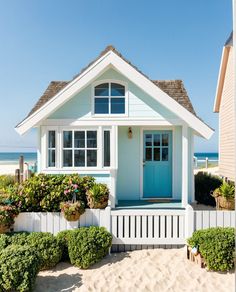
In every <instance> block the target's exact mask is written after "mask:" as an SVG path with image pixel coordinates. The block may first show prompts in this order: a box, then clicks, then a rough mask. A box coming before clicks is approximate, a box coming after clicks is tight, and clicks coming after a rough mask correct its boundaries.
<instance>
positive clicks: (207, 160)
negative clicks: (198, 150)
mask: <svg viewBox="0 0 236 292" xmlns="http://www.w3.org/2000/svg"><path fill="white" fill-rule="evenodd" d="M208 163H209V159H208V157H206V163H205V164H206V165H205V167H206V169H208Z"/></svg>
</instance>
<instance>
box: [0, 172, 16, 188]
mask: <svg viewBox="0 0 236 292" xmlns="http://www.w3.org/2000/svg"><path fill="white" fill-rule="evenodd" d="M14 184H15V178H14V175H0V190H2V189H5V188H7V187H8V186H12V185H14Z"/></svg>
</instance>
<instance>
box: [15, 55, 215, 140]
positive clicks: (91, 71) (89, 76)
mask: <svg viewBox="0 0 236 292" xmlns="http://www.w3.org/2000/svg"><path fill="white" fill-rule="evenodd" d="M111 65H113V66H114V67H115V68H116V70H118V71H119V72H120V73H121V74H123V75H124V76H126V77H127V78H128V79H129V80H130V81H131V82H133V83H134V84H136V85H137V86H138V87H140V88H141V89H142V90H144V91H145V92H146V93H147V94H149V95H150V96H152V97H153V98H154V99H155V100H157V101H158V102H160V103H161V104H162V105H163V106H164V107H166V108H168V109H169V110H170V111H172V112H174V113H175V114H176V115H177V116H179V117H180V118H181V119H183V120H184V121H185V122H186V123H187V124H188V125H189V126H190V127H191V128H193V129H194V130H195V131H197V132H198V133H199V134H200V135H201V136H203V137H204V138H207V139H209V138H210V137H211V136H212V134H213V132H214V131H213V130H212V129H211V128H209V127H208V126H207V125H206V124H204V123H203V122H202V121H201V120H200V119H198V118H197V117H196V116H195V115H193V114H192V113H190V112H189V111H188V110H187V109H186V108H184V107H183V106H181V105H180V104H179V103H178V102H177V101H175V100H174V99H173V98H171V97H170V96H169V95H168V94H166V93H165V92H164V91H162V90H161V89H160V88H159V87H158V86H156V85H155V84H154V83H153V82H152V81H150V80H149V79H148V78H147V77H145V76H144V75H142V74H141V73H140V72H138V71H137V70H136V69H135V68H134V67H132V66H131V65H130V64H128V63H127V62H126V61H124V60H123V59H122V58H121V57H119V56H118V55H117V54H115V53H114V52H112V51H109V52H108V53H106V54H105V55H104V56H102V57H101V58H99V59H98V60H97V61H96V62H95V63H93V64H92V65H91V66H89V67H88V68H87V69H86V70H85V71H84V72H83V73H82V74H81V75H79V76H78V77H77V78H75V80H73V81H72V82H70V83H69V84H68V85H67V86H66V87H65V88H64V89H63V90H61V91H60V92H59V93H57V94H56V95H55V97H53V98H52V99H50V100H49V101H48V102H47V103H46V104H45V105H43V106H42V107H41V108H40V109H38V110H37V111H36V112H35V113H33V114H32V115H31V116H29V117H28V118H26V119H25V120H24V121H22V122H21V123H20V124H19V125H18V126H17V127H16V128H15V129H16V131H17V132H18V133H19V134H24V133H26V132H27V131H28V130H29V129H30V128H32V127H34V126H36V125H37V124H38V123H39V122H41V121H42V120H44V119H45V118H47V117H48V116H49V115H50V114H51V113H53V112H54V111H56V110H57V109H58V108H59V107H60V106H61V105H63V104H64V103H65V102H66V101H68V100H69V99H71V98H72V97H73V96H74V95H75V94H77V93H78V92H80V91H81V90H82V89H83V88H85V86H87V85H88V84H89V83H91V82H92V81H93V80H94V79H95V78H96V77H97V76H98V75H99V74H101V72H104V70H105V69H106V68H108V67H110V66H111Z"/></svg>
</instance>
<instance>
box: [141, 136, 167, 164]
mask: <svg viewBox="0 0 236 292" xmlns="http://www.w3.org/2000/svg"><path fill="white" fill-rule="evenodd" d="M145 160H146V161H168V160H169V134H167V133H163V134H145Z"/></svg>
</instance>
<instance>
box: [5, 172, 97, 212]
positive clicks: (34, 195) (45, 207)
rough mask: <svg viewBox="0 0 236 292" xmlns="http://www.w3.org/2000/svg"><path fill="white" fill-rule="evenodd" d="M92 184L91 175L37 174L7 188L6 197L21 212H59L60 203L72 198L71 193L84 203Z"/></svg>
mask: <svg viewBox="0 0 236 292" xmlns="http://www.w3.org/2000/svg"><path fill="white" fill-rule="evenodd" d="M93 184H94V178H93V177H81V176H79V175H78V174H71V175H64V174H59V175H51V174H39V175H35V176H33V177H32V178H29V179H28V180H26V181H24V182H23V183H22V184H21V185H14V186H12V187H11V188H8V197H7V199H8V200H9V201H10V202H13V204H14V205H16V206H17V207H19V208H20V210H21V211H22V212H25V211H26V212H60V203H61V202H66V201H70V200H72V198H73V194H76V197H77V199H78V200H82V201H83V202H85V203H86V191H87V189H88V188H90V187H91V186H92V185H93Z"/></svg>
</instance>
